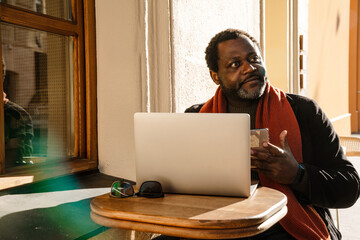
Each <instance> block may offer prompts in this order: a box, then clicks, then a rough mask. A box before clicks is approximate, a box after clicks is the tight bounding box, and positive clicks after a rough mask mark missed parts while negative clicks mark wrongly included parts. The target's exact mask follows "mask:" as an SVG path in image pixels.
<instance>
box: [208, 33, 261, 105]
mask: <svg viewBox="0 0 360 240" xmlns="http://www.w3.org/2000/svg"><path fill="white" fill-rule="evenodd" d="M218 56H219V60H218V67H219V70H218V72H217V73H216V72H213V71H211V70H210V74H211V77H212V79H213V80H214V82H215V83H216V84H220V86H221V88H222V90H223V92H224V94H225V96H226V97H227V99H228V100H229V101H231V102H233V104H236V101H241V100H243V99H256V98H259V97H261V96H262V94H263V93H264V90H265V86H266V82H267V76H266V69H265V66H264V64H263V61H262V59H261V54H260V51H259V49H258V47H257V46H256V45H255V43H253V42H252V41H251V40H250V39H248V38H247V37H245V36H244V37H242V38H239V39H231V40H227V41H224V42H221V43H219V44H218Z"/></svg>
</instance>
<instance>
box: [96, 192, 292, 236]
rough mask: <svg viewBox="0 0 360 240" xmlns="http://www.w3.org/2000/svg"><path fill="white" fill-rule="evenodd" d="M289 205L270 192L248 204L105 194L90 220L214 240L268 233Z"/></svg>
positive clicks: (213, 198) (228, 199)
mask: <svg viewBox="0 0 360 240" xmlns="http://www.w3.org/2000/svg"><path fill="white" fill-rule="evenodd" d="M286 202H287V199H286V196H285V195H284V194H282V193H281V192H279V191H277V190H274V189H270V188H266V187H260V188H258V189H257V190H256V191H255V193H254V194H253V195H252V196H250V197H249V198H238V197H219V196H201V195H182V194H165V197H164V198H143V197H129V198H112V197H110V196H109V194H105V195H102V196H99V197H96V198H95V199H93V200H92V202H91V210H92V215H91V217H92V219H93V220H94V221H95V222H97V223H99V224H101V225H104V226H109V227H120V228H127V229H134V230H138V231H149V232H157V233H161V234H167V235H172V236H182V237H191V238H210V239H211V238H212V239H215V238H227V237H229V236H230V237H231V236H236V237H239V236H250V235H254V234H257V233H260V232H262V231H265V230H266V229H268V228H269V227H271V226H272V225H273V224H275V223H276V222H277V221H279V220H280V219H281V218H282V217H284V216H285V215H286V212H287V209H286ZM204 234H205V235H204ZM229 234H230V235H229ZM234 234H235V235H234ZM239 234H240V235H239Z"/></svg>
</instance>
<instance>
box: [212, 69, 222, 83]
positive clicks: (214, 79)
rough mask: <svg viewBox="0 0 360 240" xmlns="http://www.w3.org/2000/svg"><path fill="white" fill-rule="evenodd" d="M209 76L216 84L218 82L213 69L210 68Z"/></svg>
mask: <svg viewBox="0 0 360 240" xmlns="http://www.w3.org/2000/svg"><path fill="white" fill-rule="evenodd" d="M210 76H211V78H212V80H213V81H214V83H215V84H216V85H219V84H220V82H219V77H218V74H217V72H214V71H213V70H210Z"/></svg>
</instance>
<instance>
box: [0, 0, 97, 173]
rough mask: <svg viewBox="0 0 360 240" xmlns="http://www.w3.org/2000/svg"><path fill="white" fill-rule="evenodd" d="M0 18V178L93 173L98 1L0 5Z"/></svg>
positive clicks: (26, 0)
mask: <svg viewBox="0 0 360 240" xmlns="http://www.w3.org/2000/svg"><path fill="white" fill-rule="evenodd" d="M0 16H1V20H2V21H1V23H0V27H1V46H2V51H1V56H2V60H3V71H2V72H3V92H5V93H6V96H7V98H8V99H9V102H7V103H4V104H3V105H2V107H0V117H1V119H3V120H4V122H1V123H3V124H0V125H1V126H0V134H3V136H4V138H3V139H2V140H0V147H1V148H2V152H3V153H4V154H0V173H2V174H4V173H5V174H7V173H8V172H12V173H13V172H15V173H16V169H19V168H18V167H19V166H21V169H28V167H27V166H29V168H37V167H40V166H44V165H49V164H52V165H54V163H55V164H57V163H61V164H60V165H64V163H69V164H70V170H69V171H71V172H74V171H77V170H84V169H89V168H95V167H96V166H97V141H96V139H97V136H96V134H97V133H96V95H95V93H96V88H95V87H96V79H95V75H96V70H95V69H96V61H95V46H94V42H95V41H94V38H95V34H94V0H92V1H82V0H5V1H4V0H0ZM84 19H86V21H84ZM75 162H76V166H74V167H71V164H72V163H75ZM23 165H25V166H23ZM58 165H59V164H58ZM67 167H68V168H69V165H67ZM14 169H15V170H14Z"/></svg>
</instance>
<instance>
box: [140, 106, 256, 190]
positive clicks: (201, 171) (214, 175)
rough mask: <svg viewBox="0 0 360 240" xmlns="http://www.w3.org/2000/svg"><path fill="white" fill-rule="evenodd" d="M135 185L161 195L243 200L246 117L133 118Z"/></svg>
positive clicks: (246, 175) (247, 175) (180, 115)
mask: <svg viewBox="0 0 360 240" xmlns="http://www.w3.org/2000/svg"><path fill="white" fill-rule="evenodd" d="M134 130H135V151H136V182H137V184H138V185H140V184H141V183H142V182H144V181H149V180H156V181H159V182H160V183H161V185H162V187H163V190H164V192H167V193H183V194H201V195H220V196H236V197H248V196H250V195H251V193H252V192H253V191H254V190H255V188H256V185H252V186H251V180H250V178H251V177H250V116H249V115H248V114H219V113H216V114H213V113H201V114H199V113H135V115H134Z"/></svg>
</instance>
